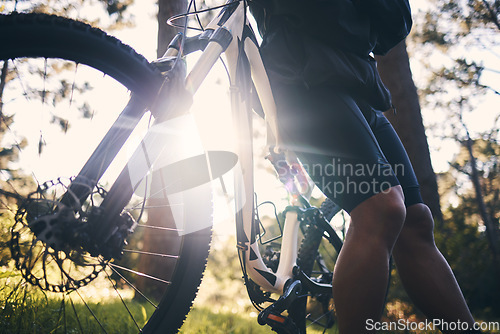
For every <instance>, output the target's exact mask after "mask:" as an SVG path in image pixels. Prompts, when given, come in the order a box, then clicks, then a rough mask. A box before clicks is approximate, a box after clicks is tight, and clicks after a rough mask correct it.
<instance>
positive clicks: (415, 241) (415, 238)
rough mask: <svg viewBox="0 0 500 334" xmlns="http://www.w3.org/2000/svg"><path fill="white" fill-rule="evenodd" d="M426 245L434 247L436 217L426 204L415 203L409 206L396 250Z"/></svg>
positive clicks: (412, 248) (413, 248)
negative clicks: (433, 216) (434, 217)
mask: <svg viewBox="0 0 500 334" xmlns="http://www.w3.org/2000/svg"><path fill="white" fill-rule="evenodd" d="M425 245H427V246H431V247H434V219H433V218H432V213H431V211H430V210H429V208H428V207H427V206H426V205H425V204H415V205H412V206H410V207H408V208H407V213H406V220H405V223H404V226H403V229H402V230H401V233H400V235H399V237H398V241H397V243H396V250H399V251H405V249H406V250H415V249H419V247H421V246H425Z"/></svg>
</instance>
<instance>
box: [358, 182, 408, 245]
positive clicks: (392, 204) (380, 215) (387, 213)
mask: <svg viewBox="0 0 500 334" xmlns="http://www.w3.org/2000/svg"><path fill="white" fill-rule="evenodd" d="M405 217H406V208H405V205H404V197H403V193H402V191H401V188H400V187H399V186H397V187H393V188H391V189H390V190H389V191H386V192H383V193H379V194H377V195H375V196H373V197H371V198H369V199H368V200H366V201H365V202H363V203H361V204H360V205H359V206H358V207H357V208H355V209H354V210H353V211H352V212H351V226H352V227H355V229H356V230H357V231H358V233H360V234H365V238H366V239H367V240H371V241H373V242H376V241H377V240H378V241H383V242H384V244H387V245H389V247H390V248H392V245H393V244H394V242H395V241H396V239H397V237H398V235H399V233H400V231H401V228H402V227H403V224H404V221H405Z"/></svg>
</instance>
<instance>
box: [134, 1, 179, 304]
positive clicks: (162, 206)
mask: <svg viewBox="0 0 500 334" xmlns="http://www.w3.org/2000/svg"><path fill="white" fill-rule="evenodd" d="M186 6H187V1H186V0H159V1H158V48H157V56H158V57H161V56H162V55H163V54H164V53H165V51H166V48H167V47H168V44H169V42H170V41H171V40H172V38H173V37H174V36H175V34H176V33H177V30H176V29H175V28H174V27H171V26H169V25H167V24H166V22H167V19H169V18H170V17H172V16H174V15H176V14H180V13H183V12H185V11H186ZM151 177H152V182H151V184H152V186H153V187H156V186H159V185H161V184H162V182H161V176H160V175H159V174H158V173H153V175H152V176H151ZM160 191H161V189H155V188H153V189H151V193H157V192H160ZM165 201H166V202H165ZM148 206H149V207H150V209H149V210H148V221H147V223H146V225H148V226H154V227H158V228H160V229H158V228H145V229H144V232H143V249H142V250H143V251H146V252H151V253H158V254H170V255H174V256H176V255H179V250H180V246H181V241H182V239H181V238H180V236H179V234H178V232H177V231H176V230H175V229H176V225H175V221H174V217H173V215H172V210H171V209H170V207H169V205H168V199H166V198H150V199H149V200H148ZM170 229H171V230H170ZM175 264H176V262H175V261H173V260H172V259H168V258H162V257H154V256H148V255H145V256H141V257H140V260H139V264H138V270H139V272H148V274H149V275H151V276H154V277H157V278H160V279H162V280H166V281H169V280H170V279H171V276H170V275H171V274H172V273H173V271H174V270H173V269H174V266H175ZM146 269H147V271H146ZM136 285H137V287H138V288H139V291H149V292H150V293H152V294H154V295H155V297H156V298H157V299H159V298H160V297H161V296H162V295H163V293H164V291H165V289H166V286H165V284H163V283H162V282H155V281H151V280H150V279H148V278H143V277H139V278H138V279H137V283H136Z"/></svg>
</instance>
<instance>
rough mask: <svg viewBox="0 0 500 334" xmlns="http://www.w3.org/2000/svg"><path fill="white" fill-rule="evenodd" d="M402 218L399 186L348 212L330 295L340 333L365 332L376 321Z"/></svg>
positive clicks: (401, 195) (380, 309)
mask: <svg viewBox="0 0 500 334" xmlns="http://www.w3.org/2000/svg"><path fill="white" fill-rule="evenodd" d="M404 219H405V207H404V203H403V193H402V190H401V187H400V186H396V187H392V188H390V189H389V190H387V191H384V192H382V193H379V194H377V195H374V196H372V197H370V198H368V199H367V200H365V201H364V202H362V203H361V204H359V205H358V206H357V207H356V208H355V209H354V210H352V212H351V224H350V226H349V231H348V232H347V235H346V240H345V243H344V246H343V247H342V251H341V252H340V255H339V258H338V260H337V263H336V265H335V272H334V275H333V298H334V302H335V307H336V311H337V317H338V325H339V330H340V333H349V334H356V333H366V332H367V330H366V324H367V320H370V319H371V320H373V321H379V319H380V316H381V314H382V311H383V307H384V299H385V295H386V289H387V282H388V278H389V259H390V256H391V252H392V248H393V246H394V243H395V242H396V240H397V238H398V235H399V232H400V230H401V228H402V226H403V222H404Z"/></svg>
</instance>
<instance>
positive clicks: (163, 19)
mask: <svg viewBox="0 0 500 334" xmlns="http://www.w3.org/2000/svg"><path fill="white" fill-rule="evenodd" d="M186 8H187V0H158V48H157V51H156V54H157V56H158V57H161V56H163V54H164V53H165V51H166V50H167V47H168V43H169V42H170V41H171V40H172V38H174V36H175V34H176V33H177V31H176V29H175V28H174V27H171V26H169V25H168V24H167V20H168V19H169V18H171V17H172V16H174V15H177V14H180V13H183V12H185V11H186ZM180 22H183V21H182V20H179V21H177V23H180Z"/></svg>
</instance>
